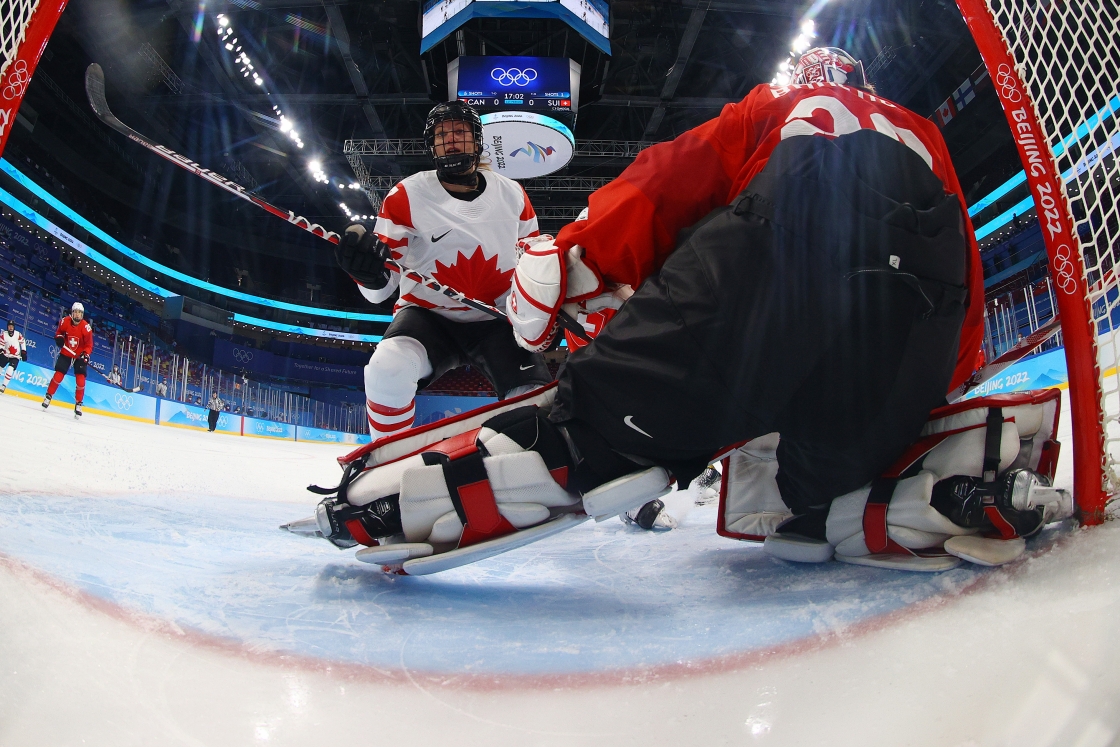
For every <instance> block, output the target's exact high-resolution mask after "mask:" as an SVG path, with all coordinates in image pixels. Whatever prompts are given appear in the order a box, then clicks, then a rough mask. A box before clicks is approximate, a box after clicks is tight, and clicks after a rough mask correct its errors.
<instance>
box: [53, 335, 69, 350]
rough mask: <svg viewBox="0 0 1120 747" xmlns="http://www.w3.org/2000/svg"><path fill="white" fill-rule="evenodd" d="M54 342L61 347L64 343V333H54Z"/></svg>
mask: <svg viewBox="0 0 1120 747" xmlns="http://www.w3.org/2000/svg"><path fill="white" fill-rule="evenodd" d="M54 344H55V345H58V346H59V347H62V346H63V345H65V344H66V335H55V338H54Z"/></svg>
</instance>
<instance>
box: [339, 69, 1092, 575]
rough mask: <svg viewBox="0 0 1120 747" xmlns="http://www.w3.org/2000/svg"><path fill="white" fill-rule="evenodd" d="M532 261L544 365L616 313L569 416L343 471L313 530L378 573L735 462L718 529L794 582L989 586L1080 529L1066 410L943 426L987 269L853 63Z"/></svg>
mask: <svg viewBox="0 0 1120 747" xmlns="http://www.w3.org/2000/svg"><path fill="white" fill-rule="evenodd" d="M522 244H523V253H522V256H521V258H520V259H519V261H518V265H517V270H516V272H515V274H514V282H513V289H512V293H511V294H510V297H509V300H508V302H507V311H508V312H509V316H510V321H511V323H512V324H513V327H514V330H515V334H516V335H517V338H518V342H519V343H520V344H521V345H522V347H524V348H525V349H527V350H531V351H536V350H542V349H544V348H545V347H547V346H548V345H549V344H551V341H552V340H553V338H554V336H555V334H556V331H557V323H556V319H557V315H558V312H559V311H560V309H561V308H562V307H566V310H567V311H568V312H569V313H573V312H574V313H575V314H577V315H578V314H579V312H580V310H581V308H580V305H581V304H582V305H583V310H584V311H585V312H587V311H590V312H591V313H595V312H597V311H599V310H602V309H609V308H614V307H617V310H616V311H614V313H613V316H611V318H609V319H605V318H604V319H603V321H604V322H605V324H604V325H603V326H602V328H601V330H600V331H599V332H598V335H597V336H596V337H595V339H594V340H593V341H592V342H591V343H590V344H588V345H586V346H584V347H582V348H580V349H579V350H577V351H575V352H574V353H572V355H571V356H570V357H569V358H568V361H567V363H566V364H565V366H564V368H563V369H561V372H560V375H559V383H558V386H557V388H556V392H555V396H554V397H552V396H548V395H546V394H542V395H540V396H537V397H535V398H534V400H533V401H532V402H531V403H525V404H531V405H536V406H535V407H533V406H522V407H517V406H516V404H511V405H509V406H505V407H501V406H495V407H492V408H490V409H489V410H488V411H487V412H483V413H479V414H477V415H475V414H472V415H470V416H467V415H464V416H462V417H461V418H459V419H458V420H457V422H455V423H449V424H447V425H442V426H441V427H440V428H439V429H434V430H431V431H429V432H426V433H423V434H418V435H417V436H416V437H413V438H408V437H404V438H401V439H398V440H396V441H394V442H393V443H390V444H381V445H378V444H374V445H372V446H371V447H369V448H365V449H360V450H358V451H357V452H355V453H354V454H351V455H349V456H348V457H347V458H346V459H345V460H343V461H344V463H345V466H346V467H347V471H346V475H345V477H344V479H343V482H342V485H340V487H339V489H338V497H336V498H330V499H328V500H327V501H325V502H324V503H323V504H320V509H319V514H318V527H319V531H320V532H321V533H322V534H323V535H324V536H326V537H328V538H329V539H331V540H332V541H334V542H335V544H341V545H343V546H345V545H346V543H350V544H354V543H356V542H360V543H362V544H365V545H367V547H366V548H364V549H362V550H360V551H359V553H358V557H359V559H361V560H364V561H366V562H371V563H377V562H380V563H382V564H383V565H385V566H388V567H390V568H394V567H396V568H400V569H402V570H403V571H404V572H407V573H431V572H435V571H438V570H443V569H445V568H450V567H455V566H456V565H462V564H463V563H468V562H472V561H473V560H477V559H480V558H483V557H488V556H489V555H493V554H495V553H496V552H502V551H504V550H506V549H510V548H512V547H517V546H519V545H522V544H525V543H526V542H530V541H533V540H535V539H539V538H541V537H543V536H548V535H549V534H552V533H555V532H556V531H560V530H561V529H565V528H567V527H568V526H571V525H572V524H574V523H576V522H578V520H580V519H581V518H582V517H586V516H591V517H595V518H596V519H601V518H606V517H609V516H612V515H615V514H618V513H621V512H623V511H628V510H632V509H633V508H635V507H637V506H640V505H642V504H643V503H645V502H647V501H649V500H650V499H653V498H656V497H658V496H659V495H662V494H664V493H665V492H667V491H668V490H669V486H670V483H671V481H672V480H673V479H675V480H676V482H677V483H678V484H679V485H686V484H687V483H688V482H689V481H690V480H692V479H693V478H694V477H695V476H697V475H698V474H700V473H701V472H702V471H703V470H704V469H705V467H706V466H707V465H708V464H709V463H710V461H711V460H712V459H713V458H715V457H716V456H718V455H723V454H729V453H730V454H732V455H733V456H734V457H735V458H734V459H733V460H731V461H730V462H729V463H725V471H724V476H723V481H722V483H723V485H722V487H721V503H720V519H719V522H720V523H719V528H718V529H719V531H720V533H721V534H724V535H725V536H729V537H736V538H740V539H751V540H765V541H766V544H765V546H766V549H767V550H768V551H769V552H771V553H772V554H774V555H776V556H778V557H782V558H786V559H790V560H801V561H813V562H819V561H824V560H828V559H829V558H832V557H833V556H834V554H835V556H836V557H837V558H838V559H842V560H846V561H849V562H863V563H867V564H876V563H878V564H881V565H884V566H887V567H907V568H913V569H916V570H943V569H945V568H947V567H951V566H952V565H953V564H954V563H959V562H960V559H961V558H966V559H969V560H973V561H975V562H981V563H987V564H998V563H1002V562H1007V561H1008V560H1011V559H1013V558H1014V557H1017V556H1018V555H1019V554H1021V553H1022V552H1023V544H1022V542H1023V540H1022V539H1021V538H1022V537H1023V536H1027V535H1029V534H1030V533H1032V532H1034V531H1037V530H1038V529H1039V528H1040V527H1041V526H1042V524H1043V523H1045V522H1046V521H1049V520H1051V519H1054V518H1061V517H1062V516H1067V515H1069V513H1070V512H1071V511H1072V504H1071V502H1070V500H1069V495H1068V493H1065V492H1064V491H1060V490H1055V489H1052V488H1049V487H1048V484H1047V482H1046V477H1045V474H1046V473H1047V472H1049V471H1051V470H1050V466H1048V465H1051V464H1052V459H1051V457H1052V456H1053V455H1054V454H1056V442H1054V441H1053V435H1054V431H1055V429H1056V427H1057V410H1056V405H1055V404H1054V398H1055V397H1054V396H1048V397H1041V398H1037V401H1036V400H1031V401H1025V400H1024V401H1022V402H1019V401H1018V400H1017V401H1016V402H1015V403H1014V405H1015V407H1018V408H1022V409H1021V411H1019V412H1017V415H1016V414H1013V415H1011V416H1010V420H1008V419H1006V418H1005V417H1004V416H1003V415H1002V414H1001V409H1000V407H999V406H994V405H993V406H987V405H985V406H984V407H983V408H973V409H968V408H964V409H962V410H961V411H960V412H959V413H957V412H956V411H954V412H953V413H949V414H944V413H941V414H938V415H935V416H931V411H932V410H933V409H934V408H937V407H938V406H939V405H942V404H944V402H945V397H946V393H947V392H948V391H949V390H950V389H951V388H952V387H954V386H956V385H957V384H959V383H960V382H962V381H964V380H965V379H966V378H967V377H969V376H970V375H971V374H972V372H973V370H974V369H975V368H976V366H977V364H978V355H977V351H978V350H979V349H980V341H981V335H982V331H983V303H984V285H983V276H982V272H981V266H980V259H979V252H978V249H977V246H976V240H975V237H974V235H973V231H972V227H971V225H970V223H969V221H968V217H967V210H966V206H965V203H964V198H963V196H962V194H961V189H960V185H959V184H958V181H957V177H956V174H955V173H954V170H953V166H952V164H951V162H950V159H949V153H948V150H947V148H946V146H945V142H944V140H943V139H942V137H941V134H940V132H939V131H938V130H937V128H936V126H934V125H933V124H932V123H931V122H929V121H928V120H926V119H924V118H922V117H919V116H918V115H916V114H914V113H913V112H910V111H908V110H906V109H904V108H902V107H900V106H898V105H897V104H894V103H892V102H890V101H887V100H885V99H883V98H881V97H879V96H876V95H875V93H874V91H873V89H872V88H871V86H869V85H868V84H867V81H866V80H865V79H864V74H863V67H862V64H860V63H859V62H857V61H856V60H855V59H853V58H852V57H851V56H850V55H848V54H847V53H846V52H845V51H843V50H840V49H835V48H818V49H813V50H809V51H808V52H806V53H805V54H804V55H802V57H801V59H800V61H799V62H798V65H797V68H796V70H795V74H794V81H793V83H792V84H791V85H760V86H757V87H756V88H755V89H754V90H752V91H751V93H750V94H749V95H748V96H747V97H746V98H745V99H744V100H743V101H741V102H739V103H737V104H731V105H728V106H725V107H724V109H723V111H722V112H721V114H720V115H719V117H718V118H716V119H714V120H712V121H710V122H707V123H706V124H703V125H701V126H699V127H697V128H695V129H693V130H691V131H689V132H686V133H684V134H683V135H681V136H679V137H677V138H676V139H675V140H672V141H670V142H666V143H659V144H657V145H654V146H652V147H650V148H648V149H647V150H645V151H643V152H642V154H641V155H640V156H639V157H638V158H637V159H636V160H635V161H634V163H633V164H632V165H630V166H629V167H628V168H627V169H626V170H625V171H624V172H623V173H622V175H621V176H620V177H619V178H617V179H615V180H614V181H613V182H611V183H610V184H608V185H607V186H605V187H603V188H602V189H599V190H598V191H596V192H595V193H594V194H592V195H591V197H590V200H589V209H588V216H587V219H586V220H583V221H577V222H576V223H573V224H571V225H569V226H566V227H565V228H564V229H563V230H562V231H561V232H560V233H559V235H558V236H557V237H556V239H555V240H553V239H552V238H551V237H540V238H539V239H536V240H533V239H530V240H527V241H524V242H522ZM630 289H633V293H632V295H630ZM627 296H628V297H627ZM606 316H610V315H608V314H604V317H606ZM1055 396H1056V395H1055ZM1011 404H1012V403H1010V402H1009V403H1007V406H1008V407H1010V406H1011ZM977 420H978V422H973V421H977ZM957 421H961V422H965V423H966V424H967V427H964V428H960V422H957ZM985 423H986V424H987V425H986V426H985ZM1028 424H1029V425H1028ZM924 428H925V429H930V428H932V429H933V432H934V433H942V434H943V435H940V436H938V437H937V438H935V439H934V440H933V442H932V444H931V445H928V448H927V449H926V451H924V452H922V453H921V454H919V455H918V456H917V457H916V458H915V459H914V460H911V462H910V463H908V466H907V468H906V469H907V470H910V471H912V472H913V474H911V473H910V471H905V470H902V471H900V472H899V473H898V474H893V473H892V474H889V475H888V474H886V473H887V472H888V468H890V467H892V465H894V464H896V463H897V462H898V461H899V460H900V458H901V457H903V456H904V452H907V453H909V452H908V450H911V449H912V445H914V444H915V442H917V441H918V437H919V435H920V434H921V433H922V432H923V429H924ZM958 428H959V429H960V430H961V432H959V433H957V432H955V431H954V432H953V434H952V436H951V437H950V436H949V431H947V430H946V429H958ZM938 429H941V430H940V431H938ZM1046 444H1052V445H1050V446H1047V445H1046ZM728 464H729V465H730V469H727V466H728ZM1012 467H1014V468H1012ZM1040 473H1041V474H1040ZM892 500H893V501H894V502H893V503H892ZM888 505H889V506H890V510H889V511H888ZM991 533H996V534H997V535H998V536H997V538H994V539H993V538H990V537H988V536H986V535H987V534H991ZM926 548H935V549H936V550H937V553H935V555H937V557H929V558H927V557H924V556H921V557H919V553H917V552H916V551H923V550H925V549H926ZM900 558H901V560H900Z"/></svg>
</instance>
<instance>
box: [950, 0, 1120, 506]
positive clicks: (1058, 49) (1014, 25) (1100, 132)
mask: <svg viewBox="0 0 1120 747" xmlns="http://www.w3.org/2000/svg"><path fill="white" fill-rule="evenodd" d="M958 5H959V6H960V8H961V11H962V13H963V15H964V17H965V21H966V23H968V25H969V28H970V30H971V31H972V34H973V37H974V38H975V39H976V42H977V46H978V47H979V48H980V51H981V54H982V55H983V56H984V61H985V64H986V65H987V67H988V72H989V74H990V75H991V76H992V82H993V83H994V84H995V89H996V93H997V94H998V95H999V97H1000V102H1001V103H1002V104H1003V108H1004V112H1005V113H1006V114H1007V117H1008V121H1009V123H1010V125H1011V128H1012V134H1013V135H1014V136H1015V138H1016V144H1017V146H1018V147H1019V152H1020V156H1021V157H1022V159H1023V167H1024V169H1025V170H1026V173H1027V176H1028V180H1029V181H1030V182H1031V188H1032V189H1031V192H1032V195H1033V196H1034V199H1035V205H1036V207H1037V213H1038V219H1039V222H1040V224H1041V226H1042V228H1043V236H1044V238H1045V239H1046V243H1047V251H1048V255H1049V259H1050V266H1049V269H1050V275H1051V281H1052V282H1053V284H1054V285H1055V286H1056V287H1057V288H1058V291H1059V299H1058V300H1059V313H1060V315H1061V318H1062V337H1063V340H1064V342H1065V345H1066V356H1067V367H1068V369H1069V377H1070V397H1071V402H1072V410H1073V412H1072V413H1071V417H1072V418H1073V427H1074V444H1073V446H1074V460H1075V466H1074V470H1075V494H1076V496H1077V500H1078V503H1079V506H1080V507H1081V509H1082V512H1083V516H1084V518H1086V519H1087V520H1088V521H1090V522H1093V523H1095V522H1096V521H1098V520H1100V519H1101V518H1103V513H1104V507H1105V504H1106V502H1107V501H1109V500H1110V499H1111V497H1112V496H1114V495H1115V494H1116V493H1117V491H1118V489H1120V475H1118V471H1117V464H1118V460H1120V384H1118V381H1120V379H1118V377H1117V364H1118V360H1117V350H1116V345H1115V343H1114V340H1113V336H1114V333H1115V330H1116V329H1117V328H1118V327H1120V299H1118V298H1117V295H1118V293H1120V281H1118V278H1117V274H1116V273H1117V271H1118V269H1120V268H1117V266H1116V265H1117V260H1118V259H1120V227H1118V225H1117V224H1118V216H1120V199H1118V197H1120V164H1118V163H1117V154H1118V151H1120V96H1118V81H1120V14H1118V12H1117V6H1116V3H1115V1H1114V0H1089V1H1087V2H1086V1H1084V0H958ZM999 47H1002V50H1001V49H999ZM1001 53H1002V54H1001ZM1036 128H1037V129H1036ZM1043 172H1045V173H1043Z"/></svg>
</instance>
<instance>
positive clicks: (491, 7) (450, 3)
mask: <svg viewBox="0 0 1120 747" xmlns="http://www.w3.org/2000/svg"><path fill="white" fill-rule="evenodd" d="M472 18H554V19H556V20H559V21H563V22H564V23H566V24H568V25H569V26H570V27H572V28H573V29H575V30H576V32H577V33H579V34H580V36H582V37H584V38H585V39H587V41H589V42H591V43H592V44H593V45H595V46H596V47H597V48H598V49H599V50H601V51H602V52H603V53H604V54H610V53H611V52H610V7H609V6H608V4H607V0H424V2H423V3H422V4H421V6H420V53H421V54H424V53H426V52H427V51H428V50H429V49H431V48H432V47H433V46H434V45H436V44H438V43H439V42H441V41H442V40H444V39H446V38H447V36H448V35H449V34H450V33H451V32H452V31H454V30H455V29H457V28H460V27H461V26H462V25H463V24H464V23H466V22H467V21H469V20H471V19H472Z"/></svg>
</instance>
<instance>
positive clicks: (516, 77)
mask: <svg viewBox="0 0 1120 747" xmlns="http://www.w3.org/2000/svg"><path fill="white" fill-rule="evenodd" d="M447 72H448V75H447V77H448V81H447V82H448V84H449V85H448V87H449V88H450V89H451V90H453V91H455V93H456V98H457V99H459V100H460V101H463V102H466V103H468V104H470V105H471V106H473V107H474V108H475V109H478V110H480V111H526V112H535V113H538V114H545V115H547V114H550V113H551V114H556V115H559V114H572V113H574V112H575V110H576V108H577V106H578V96H579V94H578V88H579V65H576V64H575V63H573V62H571V61H569V60H568V59H567V58H564V57H517V56H501V57H497V56H486V57H466V56H464V57H459V58H457V59H456V60H454V61H453V62H452V63H451V64H450V65H449V66H448V71H447ZM573 94H574V96H573Z"/></svg>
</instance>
